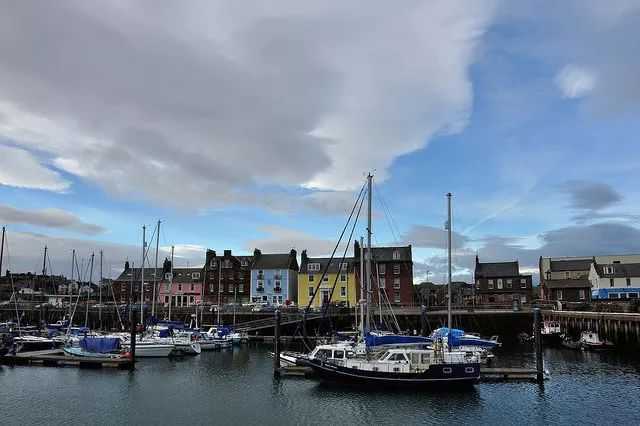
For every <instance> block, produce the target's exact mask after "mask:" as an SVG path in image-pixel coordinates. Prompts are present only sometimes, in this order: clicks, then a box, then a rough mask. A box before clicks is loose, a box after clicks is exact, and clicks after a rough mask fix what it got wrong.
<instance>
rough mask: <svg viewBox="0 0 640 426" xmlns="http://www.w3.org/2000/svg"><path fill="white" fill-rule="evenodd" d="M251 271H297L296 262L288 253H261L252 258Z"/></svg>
mask: <svg viewBox="0 0 640 426" xmlns="http://www.w3.org/2000/svg"><path fill="white" fill-rule="evenodd" d="M251 269H293V270H296V271H297V270H298V260H297V259H296V258H295V256H290V254H289V253H282V254H280V253H277V254H270V253H262V254H260V255H259V256H254V258H253V264H252V265H251Z"/></svg>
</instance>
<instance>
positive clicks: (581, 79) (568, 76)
mask: <svg viewBox="0 0 640 426" xmlns="http://www.w3.org/2000/svg"><path fill="white" fill-rule="evenodd" d="M555 82H556V85H557V86H558V88H559V89H560V91H561V92H562V95H563V96H564V97H565V98H571V99H574V98H581V97H583V96H586V95H588V94H589V93H590V92H591V91H592V90H593V89H594V88H595V86H596V76H595V74H594V73H593V71H591V70H589V69H586V68H583V67H578V66H575V65H566V66H564V67H563V68H562V69H561V70H560V72H559V73H558V74H557V75H556V79H555Z"/></svg>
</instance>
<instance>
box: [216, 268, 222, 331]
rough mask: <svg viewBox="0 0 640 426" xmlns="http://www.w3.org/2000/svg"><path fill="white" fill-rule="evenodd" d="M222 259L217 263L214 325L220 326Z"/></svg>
mask: <svg viewBox="0 0 640 426" xmlns="http://www.w3.org/2000/svg"><path fill="white" fill-rule="evenodd" d="M221 281H222V259H220V260H219V261H218V320H217V322H216V325H217V326H219V325H220V293H222V287H221V286H222V283H221Z"/></svg>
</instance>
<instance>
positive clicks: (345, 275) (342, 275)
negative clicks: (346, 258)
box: [340, 274, 347, 282]
mask: <svg viewBox="0 0 640 426" xmlns="http://www.w3.org/2000/svg"><path fill="white" fill-rule="evenodd" d="M340 281H342V282H345V281H347V274H340Z"/></svg>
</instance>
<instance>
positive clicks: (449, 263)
mask: <svg viewBox="0 0 640 426" xmlns="http://www.w3.org/2000/svg"><path fill="white" fill-rule="evenodd" d="M451 228H452V225H451V193H450V192H449V193H447V252H448V253H447V257H448V265H447V268H448V272H449V285H448V287H447V294H448V296H449V301H448V302H447V327H449V330H451Z"/></svg>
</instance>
